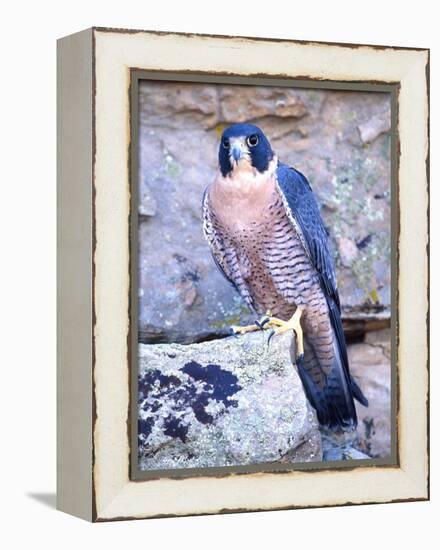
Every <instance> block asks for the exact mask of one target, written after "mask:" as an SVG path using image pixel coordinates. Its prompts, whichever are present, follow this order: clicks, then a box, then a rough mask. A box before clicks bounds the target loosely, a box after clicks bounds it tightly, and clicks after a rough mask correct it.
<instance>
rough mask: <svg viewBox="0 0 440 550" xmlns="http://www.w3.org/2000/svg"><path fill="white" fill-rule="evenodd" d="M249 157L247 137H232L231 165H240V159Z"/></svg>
mask: <svg viewBox="0 0 440 550" xmlns="http://www.w3.org/2000/svg"><path fill="white" fill-rule="evenodd" d="M248 157H249V150H248V148H247V145H246V141H245V139H244V138H241V137H240V138H233V139H231V149H230V151H229V159H230V161H231V166H234V165H235V166H238V163H239V161H240V160H242V159H247V158H248Z"/></svg>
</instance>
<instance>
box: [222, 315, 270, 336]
mask: <svg viewBox="0 0 440 550" xmlns="http://www.w3.org/2000/svg"><path fill="white" fill-rule="evenodd" d="M270 315H271V313H270V311H268V312H267V313H266V315H263V317H261V319H259V320H258V321H255V324H254V325H243V326H242V327H241V326H237V325H232V326H231V331H232V334H246V333H247V332H255V331H257V330H264V329H265V328H269V327H270V326H272V325H270V319H271V317H270Z"/></svg>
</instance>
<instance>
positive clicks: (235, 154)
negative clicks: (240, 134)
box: [231, 143, 243, 163]
mask: <svg viewBox="0 0 440 550" xmlns="http://www.w3.org/2000/svg"><path fill="white" fill-rule="evenodd" d="M231 157H232V158H233V159H234V160H235V162H236V163H238V161H239V160H240V159H241V158H242V157H243V151H242V148H241V147H240V145H239V144H238V143H236V144H234V145H233V147H232V149H231Z"/></svg>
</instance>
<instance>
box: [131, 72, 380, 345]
mask: <svg viewBox="0 0 440 550" xmlns="http://www.w3.org/2000/svg"><path fill="white" fill-rule="evenodd" d="M139 103H140V140H139V142H140V150H139V153H140V182H139V185H140V205H139V214H140V235H139V243H140V296H139V305H140V308H139V310H140V335H141V340H142V341H143V342H146V343H147V342H151V341H157V342H159V341H160V342H169V341H178V342H185V343H190V342H193V341H196V340H204V339H206V338H207V337H211V338H212V337H216V336H219V335H222V334H224V333H225V331H226V330H227V329H228V328H229V326H230V325H231V324H238V323H239V322H244V321H246V317H247V310H246V308H245V307H244V305H243V303H242V301H241V300H240V298H239V297H238V296H237V295H235V294H234V293H233V292H231V288H230V286H229V284H228V283H227V282H226V281H225V280H224V278H223V277H222V275H221V274H220V273H219V271H218V270H217V268H216V267H215V265H214V262H213V261H212V259H211V255H210V252H209V249H208V246H207V243H206V241H205V239H204V237H203V234H202V226H201V222H200V213H201V200H202V195H203V191H204V189H205V187H206V186H207V185H208V184H209V183H210V182H211V181H212V180H213V178H214V175H215V173H216V169H217V151H218V140H219V137H220V135H221V132H222V130H223V128H224V127H225V126H227V125H229V124H231V123H234V122H237V121H245V120H247V121H252V122H253V123H255V124H257V125H258V126H260V127H261V128H262V129H263V131H264V132H265V133H266V135H267V136H268V138H269V140H270V141H271V143H272V146H273V149H274V150H275V151H276V153H277V154H278V156H279V158H280V159H281V160H282V161H283V162H285V163H287V164H291V165H293V166H295V167H296V168H297V169H298V170H300V171H301V172H303V173H304V174H305V175H306V177H307V178H308V179H309V181H310V183H311V185H312V187H313V189H314V190H315V192H316V194H317V196H318V199H319V202H320V204H321V206H322V215H323V218H324V222H325V224H326V227H327V229H328V232H329V235H330V239H331V242H332V244H333V250H334V253H335V257H336V267H337V275H338V282H339V287H340V294H341V300H342V304H343V306H344V308H345V310H346V311H347V315H348V316H350V315H353V310H354V311H355V312H358V311H359V310H361V311H363V312H368V313H369V314H370V313H371V312H372V313H373V314H376V313H377V312H378V311H380V312H381V313H382V315H384V310H385V316H386V315H387V308H388V307H389V305H390V267H389V258H390V133H389V129H390V101H389V95H388V94H383V93H371V92H368V93H359V92H339V91H327V90H305V89H291V88H273V87H255V86H233V85H206V84H192V83H187V84H185V83H172V82H149V81H144V82H143V83H141V85H140V92H139ZM158 312H159V313H158Z"/></svg>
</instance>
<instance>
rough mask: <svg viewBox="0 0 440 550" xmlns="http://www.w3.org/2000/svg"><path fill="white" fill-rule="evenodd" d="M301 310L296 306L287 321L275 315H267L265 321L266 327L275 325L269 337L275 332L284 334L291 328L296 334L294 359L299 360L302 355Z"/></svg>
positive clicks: (275, 333)
mask: <svg viewBox="0 0 440 550" xmlns="http://www.w3.org/2000/svg"><path fill="white" fill-rule="evenodd" d="M302 312H303V308H300V307H297V308H296V311H295V313H294V314H293V315H292V317H291V318H290V319H289V320H288V321H283V320H282V319H278V318H277V317H268V318H267V321H266V323H265V325H266V326H268V327H276V328H275V329H273V330H272V332H271V334H270V336H269V341H270V339H271V338H272V337H273V336H275V335H277V334H284V333H285V332H288V331H289V330H293V331H294V332H295V335H296V360H297V361H301V360H302V359H303V357H304V339H303V331H302V327H301V322H300V321H301V315H302Z"/></svg>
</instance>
